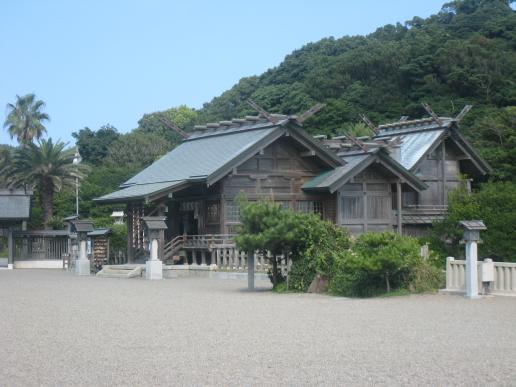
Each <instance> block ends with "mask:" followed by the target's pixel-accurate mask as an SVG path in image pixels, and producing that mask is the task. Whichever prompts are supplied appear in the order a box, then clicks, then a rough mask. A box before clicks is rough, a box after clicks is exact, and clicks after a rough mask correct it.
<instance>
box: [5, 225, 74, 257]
mask: <svg viewBox="0 0 516 387" xmlns="http://www.w3.org/2000/svg"><path fill="white" fill-rule="evenodd" d="M69 236H70V235H69V233H68V232H66V231H15V232H13V249H12V258H13V260H14V261H47V260H59V261H62V260H63V258H64V255H66V254H68V253H69V249H70V243H69Z"/></svg>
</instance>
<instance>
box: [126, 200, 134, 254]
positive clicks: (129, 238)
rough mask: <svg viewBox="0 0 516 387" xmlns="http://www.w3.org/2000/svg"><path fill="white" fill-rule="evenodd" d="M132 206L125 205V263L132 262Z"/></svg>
mask: <svg viewBox="0 0 516 387" xmlns="http://www.w3.org/2000/svg"><path fill="white" fill-rule="evenodd" d="M133 243H134V241H133V206H132V204H128V205H127V263H133V262H134V249H133Z"/></svg>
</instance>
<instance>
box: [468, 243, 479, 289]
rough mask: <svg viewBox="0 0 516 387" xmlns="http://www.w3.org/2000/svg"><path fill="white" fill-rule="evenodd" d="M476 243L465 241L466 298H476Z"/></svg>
mask: <svg viewBox="0 0 516 387" xmlns="http://www.w3.org/2000/svg"><path fill="white" fill-rule="evenodd" d="M477 262H478V257H477V241H473V240H471V241H466V297H467V298H478V264H477Z"/></svg>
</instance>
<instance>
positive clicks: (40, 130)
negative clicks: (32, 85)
mask: <svg viewBox="0 0 516 387" xmlns="http://www.w3.org/2000/svg"><path fill="white" fill-rule="evenodd" d="M43 107H45V103H44V102H43V101H41V100H36V96H35V95H34V94H27V95H24V96H22V97H20V96H19V95H17V96H16V103H14V104H11V103H9V104H7V110H8V113H7V118H6V119H5V122H4V128H6V129H7V131H8V132H9V135H10V136H11V138H14V137H16V139H17V140H18V142H19V143H20V144H26V143H28V142H31V141H32V140H33V139H34V138H36V139H39V138H40V137H41V136H42V135H43V134H44V133H45V132H46V128H45V126H44V125H43V123H44V122H45V121H49V120H50V117H49V116H48V114H46V113H43V112H42V111H41V109H42V108H43Z"/></svg>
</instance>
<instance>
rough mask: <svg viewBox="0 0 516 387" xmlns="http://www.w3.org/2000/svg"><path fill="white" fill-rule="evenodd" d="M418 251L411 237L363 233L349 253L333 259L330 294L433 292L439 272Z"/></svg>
mask: <svg viewBox="0 0 516 387" xmlns="http://www.w3.org/2000/svg"><path fill="white" fill-rule="evenodd" d="M420 249H421V246H420V244H419V242H418V240H417V239H415V238H412V237H407V236H401V235H399V234H395V233H392V232H383V233H376V232H370V233H366V234H362V235H360V236H359V237H358V238H357V240H356V242H355V243H354V245H353V246H352V249H351V251H348V252H346V253H341V254H339V255H338V256H337V259H335V263H334V267H333V271H332V275H331V279H330V291H331V292H332V293H335V294H340V295H346V296H361V297H364V296H373V295H377V294H380V293H382V292H390V291H391V290H392V289H408V290H411V291H422V290H429V289H435V288H436V287H437V286H438V285H439V271H438V269H436V268H434V267H433V266H432V265H431V264H430V262H428V261H424V260H423V258H421V256H420Z"/></svg>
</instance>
